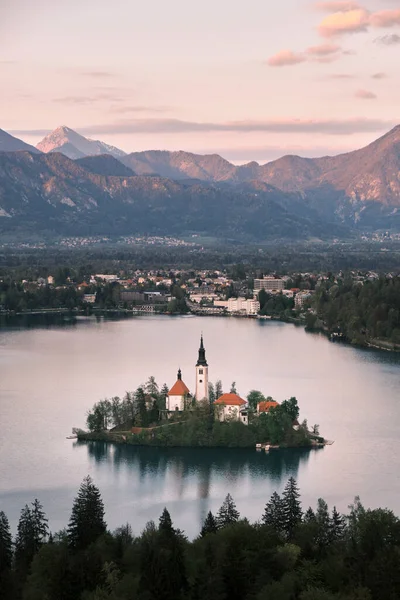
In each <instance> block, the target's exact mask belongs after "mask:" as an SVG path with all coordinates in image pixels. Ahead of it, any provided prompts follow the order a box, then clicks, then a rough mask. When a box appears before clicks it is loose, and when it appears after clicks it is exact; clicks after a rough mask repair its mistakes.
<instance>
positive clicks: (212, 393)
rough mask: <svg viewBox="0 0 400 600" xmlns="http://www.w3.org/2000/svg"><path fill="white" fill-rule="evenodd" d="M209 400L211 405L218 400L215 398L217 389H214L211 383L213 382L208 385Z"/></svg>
mask: <svg viewBox="0 0 400 600" xmlns="http://www.w3.org/2000/svg"><path fill="white" fill-rule="evenodd" d="M208 399H209V402H210V404H213V403H214V402H215V401H216V399H217V398H216V396H215V388H214V386H213V384H212V383H211V381H210V383H209V384H208Z"/></svg>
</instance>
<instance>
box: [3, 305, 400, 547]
mask: <svg viewBox="0 0 400 600" xmlns="http://www.w3.org/2000/svg"><path fill="white" fill-rule="evenodd" d="M28 323H29V322H26V323H24V326H22V325H21V326H19V327H11V326H7V325H3V327H2V328H0V428H1V429H0V510H4V511H5V512H6V514H7V515H8V517H9V519H10V521H11V523H12V527H13V529H14V530H15V527H16V524H17V521H18V517H19V512H20V510H21V508H22V507H23V505H24V504H25V503H28V502H31V501H32V500H33V499H34V498H35V497H37V498H39V499H40V500H41V502H42V503H43V505H44V508H45V511H46V513H47V515H48V518H49V521H50V526H51V529H52V530H53V531H57V530H59V529H61V528H63V527H64V526H66V524H67V522H68V519H69V515H70V511H71V506H72V502H73V499H74V497H75V495H76V493H77V490H78V487H79V485H80V483H81V481H82V479H83V477H84V476H85V475H87V474H90V475H91V476H92V477H93V479H94V481H95V483H96V484H97V485H98V486H99V488H100V491H101V493H102V496H103V499H104V502H105V507H106V518H107V522H108V525H109V527H110V528H111V529H113V528H115V527H117V526H119V525H121V524H123V523H125V522H127V521H128V522H130V523H131V524H132V527H133V530H134V531H135V532H140V531H141V529H142V528H143V527H144V525H145V523H146V522H147V521H148V520H150V519H154V520H157V519H158V517H159V515H160V514H161V512H162V509H163V507H164V506H167V507H168V509H169V510H170V512H171V515H172V518H173V521H174V523H175V525H176V526H178V527H180V528H181V529H183V530H184V531H185V532H186V533H187V534H188V535H189V536H190V537H193V536H195V535H196V534H197V533H198V531H199V528H200V524H201V521H202V520H203V519H204V517H205V515H206V513H207V511H208V510H212V511H216V510H217V509H218V508H219V506H220V505H221V504H222V502H223V499H224V497H225V496H226V494H227V493H228V492H230V493H231V495H232V496H233V498H234V500H235V502H236V504H237V507H238V509H239V511H240V512H241V514H242V515H243V516H247V517H248V518H249V519H251V520H257V519H259V518H260V517H261V514H262V512H263V507H264V505H265V503H266V502H267V500H268V499H269V497H270V495H271V494H272V492H273V491H275V490H277V491H278V492H280V491H282V489H283V487H284V486H285V483H286V481H287V479H288V477H289V476H290V475H293V476H294V477H296V478H297V480H298V483H299V486H300V490H301V493H302V500H303V504H304V508H307V507H308V506H309V504H312V505H313V506H315V504H316V501H317V498H319V497H323V498H325V500H326V501H327V502H328V504H329V505H330V507H332V506H333V505H334V504H335V505H336V506H337V507H338V509H339V510H342V511H344V510H346V509H347V506H348V504H349V503H350V502H352V500H353V498H354V496H355V495H357V494H358V495H360V496H361V500H362V502H363V503H364V504H365V505H366V506H371V507H377V506H382V507H383V506H387V507H389V508H391V509H393V510H394V511H395V512H397V514H400V435H399V431H400V393H399V392H400V356H399V355H392V354H388V353H384V352H378V351H369V350H362V349H357V348H352V347H350V346H346V345H342V344H338V343H331V342H329V341H328V340H327V339H326V338H325V337H323V336H321V335H318V334H309V333H306V332H305V331H304V330H303V329H302V328H300V327H296V326H294V325H289V324H284V323H279V322H274V321H257V320H247V319H235V318H219V317H209V318H206V317H192V316H188V317H164V316H159V317H157V316H148V317H137V318H130V319H124V320H103V319H96V318H78V319H77V320H76V322H75V323H69V324H67V325H64V326H60V325H53V326H50V325H48V324H47V325H43V324H42V325H40V320H39V321H38V326H35V327H26V326H25V325H27V324H28ZM201 332H203V335H204V343H205V347H206V356H207V360H208V364H209V374H210V379H211V381H214V382H215V380H216V379H221V380H222V381H223V384H224V390H225V391H229V388H230V385H231V382H232V381H235V382H236V387H237V390H238V392H239V394H241V395H242V396H245V395H247V393H248V392H249V391H250V390H251V389H259V390H262V391H263V393H264V394H265V395H270V396H273V397H274V398H275V399H276V400H278V401H281V400H284V399H285V398H288V397H290V396H296V397H297V399H298V402H299V405H300V409H301V413H300V419H304V418H307V419H308V423H309V424H310V425H313V424H314V423H318V424H319V425H320V431H321V434H322V435H324V436H325V437H327V438H328V439H332V440H335V443H334V445H333V446H328V447H326V448H324V449H321V450H312V451H304V450H275V451H271V452H270V453H269V455H266V454H265V453H258V452H256V451H255V450H254V451H253V450H229V449H204V450H202V449H158V448H137V447H126V446H110V445H106V444H102V443H91V444H85V443H78V442H76V441H74V440H67V439H66V436H67V435H69V434H70V433H71V428H72V427H84V425H85V419H86V412H87V410H88V409H90V408H91V406H92V405H93V403H94V402H96V401H97V400H99V399H101V398H105V397H110V396H115V395H119V396H122V395H123V394H124V393H125V391H126V390H134V389H135V388H136V387H137V386H138V385H139V384H141V383H143V382H144V381H145V380H146V379H147V378H148V376H150V375H154V376H155V377H156V379H157V381H158V383H159V384H160V385H162V384H163V383H164V382H165V383H167V384H168V386H169V387H171V386H172V385H173V383H174V382H175V380H176V373H177V370H178V368H181V369H182V378H183V380H184V381H185V383H186V384H187V385H188V387H189V388H190V389H191V390H193V387H194V381H195V370H194V366H195V363H196V360H197V351H198V346H199V338H200V333H201Z"/></svg>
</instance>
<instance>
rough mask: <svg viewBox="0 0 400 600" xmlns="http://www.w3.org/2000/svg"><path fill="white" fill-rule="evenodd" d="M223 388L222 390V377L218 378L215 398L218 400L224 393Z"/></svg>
mask: <svg viewBox="0 0 400 600" xmlns="http://www.w3.org/2000/svg"><path fill="white" fill-rule="evenodd" d="M223 393H224V392H223V390H222V381H221V380H220V379H218V380H217V381H216V382H215V398H216V400H218V398H220V397H221V396H222V394H223Z"/></svg>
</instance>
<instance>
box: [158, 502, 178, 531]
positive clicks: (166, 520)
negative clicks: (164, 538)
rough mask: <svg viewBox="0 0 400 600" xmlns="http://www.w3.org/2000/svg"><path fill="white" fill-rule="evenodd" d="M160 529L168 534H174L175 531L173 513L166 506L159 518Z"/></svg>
mask: <svg viewBox="0 0 400 600" xmlns="http://www.w3.org/2000/svg"><path fill="white" fill-rule="evenodd" d="M158 531H161V532H162V533H164V534H166V535H173V534H174V533H175V529H174V528H173V526H172V519H171V515H170V514H169V512H168V510H167V509H166V508H164V510H163V511H162V513H161V517H160V519H159V525H158Z"/></svg>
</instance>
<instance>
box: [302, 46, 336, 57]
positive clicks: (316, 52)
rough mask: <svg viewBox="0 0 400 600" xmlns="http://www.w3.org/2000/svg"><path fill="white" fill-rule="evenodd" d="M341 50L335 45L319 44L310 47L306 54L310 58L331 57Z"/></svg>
mask: <svg viewBox="0 0 400 600" xmlns="http://www.w3.org/2000/svg"><path fill="white" fill-rule="evenodd" d="M339 50H341V48H340V46H338V45H337V44H319V46H310V47H309V48H307V50H306V53H307V54H309V55H310V56H331V55H332V54H336V53H337V52H339Z"/></svg>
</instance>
